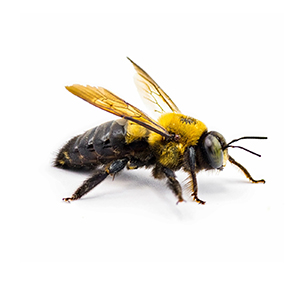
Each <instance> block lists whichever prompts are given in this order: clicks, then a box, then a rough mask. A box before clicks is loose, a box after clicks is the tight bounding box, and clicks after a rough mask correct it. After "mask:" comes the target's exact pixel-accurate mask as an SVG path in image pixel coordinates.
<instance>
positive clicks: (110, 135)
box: [54, 58, 266, 204]
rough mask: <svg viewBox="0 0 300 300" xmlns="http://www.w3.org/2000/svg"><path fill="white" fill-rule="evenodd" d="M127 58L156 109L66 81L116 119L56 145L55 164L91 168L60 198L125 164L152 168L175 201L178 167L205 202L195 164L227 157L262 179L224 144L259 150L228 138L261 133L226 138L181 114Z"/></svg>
mask: <svg viewBox="0 0 300 300" xmlns="http://www.w3.org/2000/svg"><path fill="white" fill-rule="evenodd" d="M128 59H129V58H128ZM129 61H130V62H131V63H132V64H133V67H134V68H135V70H136V74H135V83H136V85H137V88H138V91H139V93H140V95H141V96H142V98H143V99H144V100H146V102H148V103H151V104H152V105H154V107H155V110H156V111H157V112H159V113H160V114H161V115H160V117H159V119H158V121H155V120H154V119H152V118H151V117H149V116H148V115H146V114H145V113H144V112H142V111H141V110H139V109H138V108H136V107H134V106H133V105H131V104H129V103H127V102H125V101H124V100H122V99H121V98H119V97H118V96H116V95H114V94H113V93H111V92H110V91H108V90H106V89H104V88H102V87H92V86H82V85H79V84H75V85H72V86H66V89H67V90H68V91H69V92H71V93H72V94H74V95H76V96H78V97H79V98H81V99H83V100H85V101H87V102H89V103H90V104H92V105H94V106H96V107H98V108H101V109H103V110H106V111H107V112H109V113H112V114H114V115H116V116H118V117H120V119H117V120H114V121H110V122H106V123H104V124H102V125H99V126H97V127H95V128H92V129H90V130H88V131H86V132H85V133H83V134H81V135H78V136H76V137H74V138H72V139H71V140H70V141H68V142H67V143H66V144H65V145H64V146H63V147H62V149H61V150H60V151H59V153H58V155H57V157H56V159H55V162H54V166H55V167H59V168H62V169H71V170H90V171H94V173H93V174H92V176H91V177H90V178H88V179H87V180H85V181H84V182H83V183H82V185H81V186H80V187H79V188H78V189H77V190H76V191H75V192H74V194H73V195H72V196H71V197H69V198H63V200H64V201H67V202H70V201H71V200H76V199H79V198H81V197H82V196H83V195H85V194H87V193H88V192H89V191H90V190H92V189H93V188H94V187H95V186H97V185H98V184H99V183H100V182H102V181H103V180H104V179H105V178H106V177H108V175H112V176H115V175H116V174H117V173H118V172H120V171H121V170H123V169H124V168H125V167H127V169H137V168H140V167H146V168H149V167H151V168H153V169H152V174H153V176H154V177H155V178H158V179H162V178H166V179H167V185H168V186H169V188H170V189H171V190H172V191H173V193H174V194H175V195H176V196H177V199H178V201H177V203H179V202H182V201H184V199H183V196H182V188H181V185H180V184H179V182H178V181H177V179H176V175H175V171H177V170H179V169H183V170H184V171H185V172H186V173H187V174H188V179H189V181H188V182H189V187H190V190H191V196H192V198H193V200H194V201H196V202H198V203H199V204H205V202H204V201H203V200H201V199H199V198H198V188H197V179H196V173H197V172H199V171H200V170H212V169H216V170H222V169H223V168H224V167H225V165H226V162H227V161H229V162H230V163H232V164H234V165H236V166H237V167H238V168H239V169H241V170H242V172H243V173H244V174H245V176H246V177H247V178H248V179H249V180H250V181H251V182H253V183H265V180H264V179H261V180H254V179H253V178H252V177H251V175H250V173H249V172H248V171H247V170H246V168H244V167H243V166H242V165H241V164H239V163H238V162H236V161H235V160H234V159H233V158H232V157H231V156H230V155H229V154H228V148H240V149H243V150H246V151H248V152H250V153H252V154H255V155H258V156H260V155H259V154H256V153H254V152H252V151H250V150H248V149H245V148H243V147H240V146H236V145H233V144H234V143H235V142H237V141H239V140H242V139H266V137H257V136H245V137H241V138H239V139H235V140H233V141H231V142H230V143H226V141H225V138H224V137H223V136H222V135H221V134H220V133H218V132H216V131H208V130H207V127H206V126H205V124H204V123H202V122H201V121H199V120H197V119H194V118H192V117H189V116H186V115H184V114H182V113H181V112H180V110H179V108H178V107H177V106H176V104H175V103H174V102H173V101H172V100H171V98H170V97H169V96H168V95H167V94H166V93H165V92H164V91H163V90H162V89H161V88H160V87H159V85H158V84H157V83H156V82H155V81H154V80H153V79H152V78H151V77H150V76H149V75H148V74H147V73H146V72H145V71H144V70H143V69H142V68H140V67H139V66H138V65H137V64H135V63H134V62H133V61H132V60H131V59H129Z"/></svg>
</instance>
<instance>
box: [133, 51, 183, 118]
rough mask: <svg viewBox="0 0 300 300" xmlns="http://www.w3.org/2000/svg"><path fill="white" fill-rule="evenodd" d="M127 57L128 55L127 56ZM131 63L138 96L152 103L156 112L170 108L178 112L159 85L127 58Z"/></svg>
mask: <svg viewBox="0 0 300 300" xmlns="http://www.w3.org/2000/svg"><path fill="white" fill-rule="evenodd" d="M127 58H128V57H127ZM128 59H129V60H130V61H131V63H132V64H133V66H134V68H135V70H136V72H137V73H136V75H135V78H134V81H135V84H136V86H137V89H138V92H139V94H140V96H141V97H142V98H143V99H144V100H146V103H147V102H148V104H149V102H150V103H151V104H152V105H154V109H155V111H156V112H158V113H164V112H167V111H166V109H167V110H171V111H172V112H176V113H180V110H179V108H178V107H177V106H176V104H175V103H174V102H173V101H172V100H171V98H170V97H169V96H168V95H167V94H166V93H165V92H164V91H163V90H162V89H161V88H160V87H159V85H158V84H157V83H156V82H155V81H154V80H153V79H152V78H151V77H150V76H149V75H148V74H147V73H146V72H145V71H144V70H143V69H142V68H140V67H139V66H138V65H137V64H136V63H134V62H133V61H132V60H131V59H130V58H128Z"/></svg>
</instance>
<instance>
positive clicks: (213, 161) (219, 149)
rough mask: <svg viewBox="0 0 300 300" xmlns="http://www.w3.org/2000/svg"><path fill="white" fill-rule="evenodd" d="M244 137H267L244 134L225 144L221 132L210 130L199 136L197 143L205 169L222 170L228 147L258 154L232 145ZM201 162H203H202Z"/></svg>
mask: <svg viewBox="0 0 300 300" xmlns="http://www.w3.org/2000/svg"><path fill="white" fill-rule="evenodd" d="M244 139H267V138H266V137H260V136H244V137H241V138H238V139H234V140H232V141H231V142H230V143H228V144H226V141H225V138H224V137H223V135H222V134H220V133H219V132H216V131H210V132H208V133H206V134H205V135H204V136H203V137H201V139H200V142H199V145H200V148H201V150H202V154H203V156H204V157H203V158H204V161H205V162H206V164H208V166H206V167H205V168H206V169H219V170H222V169H223V167H225V165H226V161H227V159H228V150H227V149H228V148H239V149H242V150H245V151H247V152H249V153H251V154H254V155H256V156H259V157H260V155H259V154H257V153H255V152H253V151H250V150H249V149H246V148H244V147H241V146H235V145H232V144H233V143H235V142H237V141H240V140H244ZM202 163H203V162H202Z"/></svg>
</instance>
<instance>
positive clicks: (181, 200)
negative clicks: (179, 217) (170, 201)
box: [176, 198, 186, 205]
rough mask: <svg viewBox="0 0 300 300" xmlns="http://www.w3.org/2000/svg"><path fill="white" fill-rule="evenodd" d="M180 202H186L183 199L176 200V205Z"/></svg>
mask: <svg viewBox="0 0 300 300" xmlns="http://www.w3.org/2000/svg"><path fill="white" fill-rule="evenodd" d="M181 202H186V201H185V200H184V199H182V198H181V199H178V201H177V202H176V205H178V203H181Z"/></svg>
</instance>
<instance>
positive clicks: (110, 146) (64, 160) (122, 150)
mask: <svg viewBox="0 0 300 300" xmlns="http://www.w3.org/2000/svg"><path fill="white" fill-rule="evenodd" d="M126 123H127V121H126V120H124V119H119V120H115V121H109V122H106V123H104V124H101V125H99V126H97V127H95V128H92V129H90V130H88V131H86V132H85V133H83V134H81V135H78V136H76V137H74V138H72V139H71V140H70V141H68V142H67V143H66V144H65V145H64V146H63V147H62V149H61V150H60V151H59V153H58V155H57V157H56V160H55V162H54V166H56V167H59V168H64V169H74V170H76V169H94V168H95V167H97V166H98V165H99V164H106V163H109V162H111V161H114V160H116V159H118V158H120V157H123V156H124V155H126V154H127V152H128V150H127V149H126V148H128V147H126V144H125V136H126Z"/></svg>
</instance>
